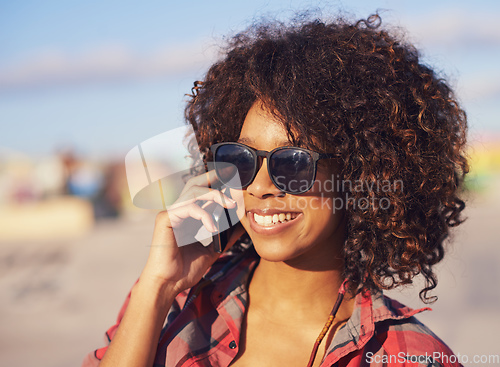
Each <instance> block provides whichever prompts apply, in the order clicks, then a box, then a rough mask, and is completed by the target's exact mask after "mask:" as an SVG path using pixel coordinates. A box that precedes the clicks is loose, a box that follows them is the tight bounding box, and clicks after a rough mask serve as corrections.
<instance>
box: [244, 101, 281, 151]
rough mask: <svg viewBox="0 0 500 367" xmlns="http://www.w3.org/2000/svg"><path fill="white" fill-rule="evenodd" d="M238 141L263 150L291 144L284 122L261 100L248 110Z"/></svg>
mask: <svg viewBox="0 0 500 367" xmlns="http://www.w3.org/2000/svg"><path fill="white" fill-rule="evenodd" d="M238 141H239V142H240V143H243V144H247V145H249V146H252V147H253V148H256V149H262V150H272V149H274V148H276V147H279V146H284V145H290V144H291V143H290V140H289V138H288V134H287V131H286V129H285V127H284V126H283V124H282V123H281V122H280V121H279V120H278V119H277V118H276V117H275V116H274V115H273V114H271V112H270V111H269V110H268V109H267V108H266V107H264V105H263V104H262V102H260V101H257V102H255V103H254V104H253V106H252V107H251V108H250V110H248V113H247V115H246V117H245V121H244V122H243V126H242V128H241V132H240V136H239V138H238Z"/></svg>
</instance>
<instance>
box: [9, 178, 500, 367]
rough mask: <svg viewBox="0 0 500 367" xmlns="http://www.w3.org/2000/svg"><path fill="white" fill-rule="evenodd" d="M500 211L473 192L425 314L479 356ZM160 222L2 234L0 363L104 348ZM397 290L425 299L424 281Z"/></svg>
mask: <svg viewBox="0 0 500 367" xmlns="http://www.w3.org/2000/svg"><path fill="white" fill-rule="evenodd" d="M494 187H495V188H500V180H498V179H497V181H496V184H495V186H494ZM498 209H500V190H490V191H489V192H488V193H487V194H480V195H474V196H473V197H470V198H469V200H468V209H467V212H466V216H467V217H468V220H467V222H466V223H465V224H464V225H463V226H461V227H460V228H459V229H458V230H457V231H455V232H454V242H453V244H452V247H450V250H449V254H448V256H447V257H446V258H445V261H444V262H443V263H442V264H440V265H439V266H438V273H439V274H438V276H439V285H438V288H437V289H436V290H435V291H434V294H435V295H438V296H439V300H438V302H437V303H435V304H433V305H432V306H431V307H432V308H433V311H432V312H428V311H427V312H424V313H421V314H420V315H419V317H418V318H419V319H420V320H421V321H423V322H424V323H425V324H427V325H428V326H429V327H430V328H431V329H432V330H433V331H434V332H435V333H436V334H437V335H438V336H439V337H441V338H442V339H443V340H444V341H445V342H446V343H447V344H448V345H449V346H450V347H451V348H452V349H453V350H454V352H455V353H457V354H460V355H465V356H467V358H469V359H470V360H472V358H473V356H475V355H500V348H499V345H500V336H499V335H498V333H497V332H496V327H497V326H498V325H500V312H499V311H500V310H499V304H500V287H498V284H499V283H500V270H499V267H498V264H499V263H500V246H499V245H500V242H499V240H498V235H497V229H498V228H497V227H498V225H499V223H500V221H499V214H498ZM153 223H154V213H153V212H148V211H143V212H137V213H136V214H135V215H133V216H126V217H123V218H120V219H116V220H111V219H109V220H101V221H98V222H97V223H96V224H95V225H93V226H92V228H91V229H90V230H88V231H86V232H85V233H84V234H79V235H77V236H75V237H73V238H66V239H44V240H35V239H32V240H26V241H21V242H19V241H13V240H3V241H1V242H0V324H1V325H2V326H1V328H0V365H1V366H9V367H26V366H32V365H36V366H41V367H68V366H79V365H80V363H81V361H82V359H83V358H84V356H85V354H87V353H89V352H90V351H92V350H94V349H96V348H98V347H100V346H102V345H103V335H104V332H105V330H106V329H107V328H108V327H109V326H111V325H112V324H113V323H114V320H115V318H116V315H117V313H118V310H119V308H120V307H121V304H122V302H123V299H124V297H125V296H126V294H127V292H128V291H129V289H130V287H131V286H132V284H133V283H134V281H135V280H136V279H137V277H138V275H139V273H140V271H141V268H142V266H143V264H144V262H145V260H146V257H147V254H148V245H149V242H150V239H151V233H152V229H153ZM27 230H29V229H27ZM388 294H389V295H391V296H392V297H395V298H397V299H399V300H400V301H401V302H403V303H405V304H407V305H409V306H412V307H423V306H424V305H423V304H422V303H421V302H420V300H419V299H418V287H416V288H414V289H407V290H405V291H403V292H399V291H391V292H388ZM464 364H465V365H467V366H473V365H475V364H473V363H470V362H469V363H464ZM480 365H484V366H494V365H500V364H494V363H489V364H480Z"/></svg>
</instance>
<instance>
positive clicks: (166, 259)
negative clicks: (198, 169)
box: [141, 171, 241, 295]
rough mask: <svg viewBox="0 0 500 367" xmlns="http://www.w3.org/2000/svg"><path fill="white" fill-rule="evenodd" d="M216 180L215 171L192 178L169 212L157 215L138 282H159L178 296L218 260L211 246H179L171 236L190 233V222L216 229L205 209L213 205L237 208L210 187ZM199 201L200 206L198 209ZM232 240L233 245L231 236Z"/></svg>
mask: <svg viewBox="0 0 500 367" xmlns="http://www.w3.org/2000/svg"><path fill="white" fill-rule="evenodd" d="M216 180H217V178H216V175H215V172H214V171H209V172H207V173H205V174H202V175H200V176H196V177H193V178H191V179H190V180H189V181H188V182H187V183H186V186H185V187H184V189H183V190H182V192H181V195H180V196H179V199H177V200H176V202H175V203H174V204H173V205H172V206H170V207H169V209H168V212H167V211H163V212H160V213H159V214H158V215H157V217H156V221H155V228H154V232H153V240H152V244H151V250H150V253H149V258H148V261H147V263H146V266H145V268H144V270H143V272H142V275H141V281H146V280H149V281H154V282H158V283H157V284H160V285H161V286H167V287H168V288H169V289H171V291H172V292H173V293H174V295H177V294H178V293H180V292H182V291H183V290H185V289H188V288H191V287H192V286H194V285H195V284H196V283H197V282H198V281H199V280H200V279H201V277H202V276H203V274H204V273H205V272H206V270H207V269H208V268H209V267H210V266H211V265H212V264H213V263H214V261H215V260H216V259H217V258H218V256H219V254H217V253H215V251H214V250H213V246H212V244H211V245H209V246H207V247H204V246H203V245H202V244H201V243H199V242H196V243H192V244H189V245H186V246H182V247H178V244H177V241H176V236H175V234H174V229H175V231H176V232H177V233H179V232H180V231H182V230H183V227H186V228H185V229H186V230H191V231H192V230H193V229H192V228H193V221H197V222H198V223H199V222H200V221H201V223H202V225H203V226H204V227H205V228H206V229H207V230H208V231H209V232H215V231H216V230H217V229H216V227H215V224H214V222H213V218H212V216H211V214H210V212H208V211H207V210H206V209H207V207H210V206H213V203H217V204H218V205H221V206H223V207H225V208H234V207H235V206H236V203H235V201H233V200H232V199H230V198H229V197H227V196H226V195H224V194H223V193H221V192H220V191H218V190H215V189H211V188H210V186H212V185H213V183H214V182H215V181H216ZM200 202H202V203H203V204H202V205H201V206H200V205H199V203H200ZM188 227H191V228H188ZM240 232H241V231H240ZM240 235H241V233H240ZM231 238H232V239H233V241H232V242H234V236H231Z"/></svg>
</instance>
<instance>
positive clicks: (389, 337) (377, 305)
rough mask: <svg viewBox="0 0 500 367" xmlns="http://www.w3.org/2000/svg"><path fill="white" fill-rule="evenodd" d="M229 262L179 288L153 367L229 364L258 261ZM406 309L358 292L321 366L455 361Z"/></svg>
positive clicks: (89, 361) (89, 360)
mask: <svg viewBox="0 0 500 367" xmlns="http://www.w3.org/2000/svg"><path fill="white" fill-rule="evenodd" d="M247 252H251V253H252V255H248V254H247V255H245V256H244V257H243V258H242V259H241V260H239V261H238V262H237V263H236V264H235V265H233V266H231V267H229V266H228V262H229V261H230V260H233V261H234V257H231V256H229V255H228V256H223V257H221V258H220V259H219V260H218V261H217V262H216V263H215V264H214V266H212V268H211V270H210V272H209V274H208V275H207V278H209V277H213V278H217V280H216V281H214V282H213V283H212V284H210V285H209V286H208V287H205V288H204V289H203V291H202V292H201V293H200V294H199V295H198V296H197V297H196V298H194V299H190V302H187V300H188V298H191V297H190V295H189V292H188V291H186V292H183V293H181V294H179V295H178V296H177V298H176V300H175V302H174V304H173V305H172V307H171V309H170V311H169V313H168V316H167V323H166V326H165V327H164V328H163V330H162V333H161V337H160V341H159V344H158V349H157V353H156V359H155V363H154V367H164V366H168V367H173V366H176V367H187V366H210V367H213V366H228V365H229V364H230V363H231V361H232V360H233V359H234V358H235V356H236V355H237V353H238V341H239V340H240V330H241V323H242V321H243V318H244V315H245V310H246V307H247V301H248V293H247V288H246V286H247V279H248V275H249V273H250V272H251V270H252V269H253V268H254V267H255V265H256V264H257V262H258V257H257V256H256V255H255V253H254V252H253V249H250V250H248V251H247ZM129 297H130V294H129V296H128V297H127V299H126V301H125V304H124V305H123V307H122V309H121V311H120V314H119V316H118V320H117V323H116V325H114V326H112V327H111V328H110V329H109V330H108V331H107V332H106V339H107V342H108V343H109V341H110V340H111V339H112V338H113V336H114V334H115V332H116V330H117V328H118V325H119V324H120V321H121V319H122V317H123V314H124V313H125V309H126V307H127V304H128V301H129ZM424 310H429V308H422V309H419V310H412V309H410V308H409V307H406V306H403V305H402V304H400V303H399V302H397V301H395V300H392V299H390V298H388V297H386V296H384V295H382V293H377V294H372V295H370V294H358V295H357V296H356V299H355V306H354V311H353V313H352V316H351V317H350V319H349V320H348V321H347V323H346V324H345V325H344V326H343V327H342V328H340V329H339V330H338V331H337V333H336V334H335V337H334V338H333V340H332V342H331V344H330V345H329V347H328V348H327V351H326V354H325V356H324V358H323V361H322V363H321V367H326V366H336V367H344V366H346V367H354V366H418V367H423V366H461V365H460V364H459V363H457V361H456V358H455V356H454V355H453V353H452V351H451V350H450V349H449V348H448V347H447V346H446V344H444V343H443V342H442V341H441V340H440V339H439V338H438V337H437V336H436V335H434V334H433V333H432V332H431V331H430V330H429V329H428V328H427V327H425V326H424V325H423V324H421V323H420V322H419V321H418V320H417V319H416V318H415V317H414V316H413V315H415V314H416V313H419V312H422V311H424ZM106 348H107V347H104V348H101V349H98V350H96V351H95V352H93V353H90V354H89V355H88V356H87V357H86V358H85V360H84V362H83V364H82V367H90V366H98V365H99V362H100V360H101V359H102V357H103V355H104V353H105V352H106Z"/></svg>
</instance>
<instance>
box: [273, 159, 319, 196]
mask: <svg viewBox="0 0 500 367" xmlns="http://www.w3.org/2000/svg"><path fill="white" fill-rule="evenodd" d="M269 168H270V171H271V174H272V179H273V181H274V183H275V185H276V186H277V187H278V188H279V189H280V190H282V191H285V192H288V193H292V194H293V193H295V194H300V193H303V192H306V191H307V190H309V189H310V188H311V185H312V182H313V179H314V161H313V158H312V157H311V155H310V154H309V153H308V152H306V151H303V150H299V149H281V150H277V151H276V152H274V154H273V155H272V157H271V159H270V161H269Z"/></svg>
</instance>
